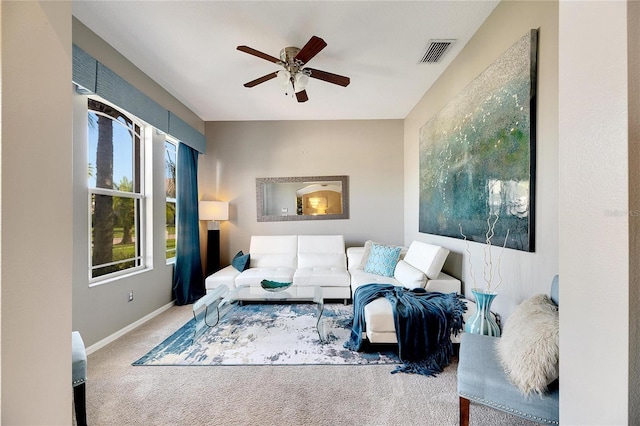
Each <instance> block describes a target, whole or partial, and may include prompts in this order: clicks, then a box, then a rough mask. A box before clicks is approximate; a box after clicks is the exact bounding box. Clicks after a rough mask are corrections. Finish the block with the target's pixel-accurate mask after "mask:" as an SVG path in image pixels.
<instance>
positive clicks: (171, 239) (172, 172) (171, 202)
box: [164, 140, 178, 260]
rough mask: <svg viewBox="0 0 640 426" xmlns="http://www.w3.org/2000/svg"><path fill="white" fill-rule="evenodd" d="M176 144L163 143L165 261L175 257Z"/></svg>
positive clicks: (171, 142) (170, 142)
mask: <svg viewBox="0 0 640 426" xmlns="http://www.w3.org/2000/svg"><path fill="white" fill-rule="evenodd" d="M176 159H177V146H176V142H173V141H171V140H167V141H165V143H164V182H165V191H166V199H167V200H166V211H167V219H166V228H165V240H166V245H167V260H170V259H174V258H175V257H176V237H177V233H176V166H177V164H178V163H177V162H176Z"/></svg>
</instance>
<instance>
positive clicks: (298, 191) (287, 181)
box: [256, 176, 349, 222]
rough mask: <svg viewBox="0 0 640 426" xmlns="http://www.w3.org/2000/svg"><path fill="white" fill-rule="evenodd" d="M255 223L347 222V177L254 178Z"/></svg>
mask: <svg viewBox="0 0 640 426" xmlns="http://www.w3.org/2000/svg"><path fill="white" fill-rule="evenodd" d="M256 202H257V203H256V204H257V208H258V222H281V221H287V220H327V219H348V218H349V186H348V182H347V176H303V177H276V178H256Z"/></svg>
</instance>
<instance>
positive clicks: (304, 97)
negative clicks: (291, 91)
mask: <svg viewBox="0 0 640 426" xmlns="http://www.w3.org/2000/svg"><path fill="white" fill-rule="evenodd" d="M296 99H298V102H307V101H308V100H309V97H308V96H307V91H306V90H303V91H301V92H297V93H296Z"/></svg>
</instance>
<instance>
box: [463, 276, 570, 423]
mask: <svg viewBox="0 0 640 426" xmlns="http://www.w3.org/2000/svg"><path fill="white" fill-rule="evenodd" d="M550 297H551V300H552V301H553V302H554V303H555V304H556V305H558V304H559V298H558V276H556V277H554V279H553V284H552V285H551V294H550ZM499 340H500V339H499V338H497V337H490V336H483V335H479V334H470V333H464V334H463V335H462V339H461V342H460V356H459V363H458V396H459V397H460V425H461V426H468V425H469V408H470V407H469V405H470V404H469V403H470V401H472V402H474V403H478V404H482V405H487V406H490V407H493V408H496V409H498V410H502V411H505V412H507V413H511V414H514V415H516V416H519V417H523V418H525V419H528V420H533V421H536V422H539V423H544V424H555V425H557V424H559V418H560V414H559V396H560V391H559V385H558V380H555V381H554V382H552V383H551V384H550V385H549V387H548V392H546V393H544V394H542V395H539V394H537V393H532V394H530V395H528V396H525V395H523V394H522V392H521V391H520V390H519V389H518V388H517V387H516V386H514V385H513V384H512V383H511V382H510V381H509V379H508V378H507V374H506V373H505V370H504V367H503V366H502V364H501V363H500V360H499V358H498V355H497V352H496V345H497V343H498V341H499Z"/></svg>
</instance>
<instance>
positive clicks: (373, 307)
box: [364, 297, 396, 333]
mask: <svg viewBox="0 0 640 426" xmlns="http://www.w3.org/2000/svg"><path fill="white" fill-rule="evenodd" d="M364 320H365V323H366V327H367V330H365V331H370V332H376V333H388V332H393V333H395V331H396V326H395V320H394V318H393V308H392V307H391V303H389V300H387V298H386V297H380V298H378V299H375V300H374V301H372V302H369V303H368V304H366V305H365V307H364Z"/></svg>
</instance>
